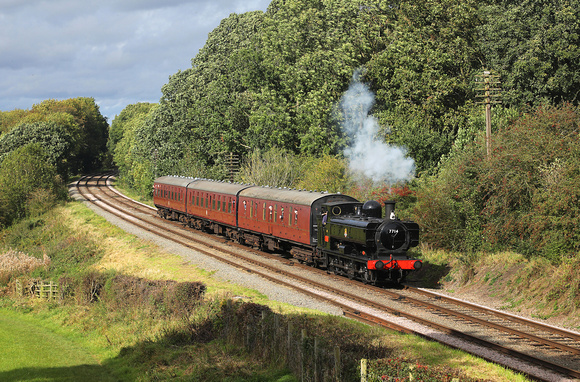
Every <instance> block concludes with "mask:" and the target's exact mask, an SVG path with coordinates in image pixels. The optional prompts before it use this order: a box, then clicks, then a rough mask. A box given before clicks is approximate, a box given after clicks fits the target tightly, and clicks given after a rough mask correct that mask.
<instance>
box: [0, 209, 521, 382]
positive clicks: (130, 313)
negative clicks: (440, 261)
mask: <svg viewBox="0 0 580 382" xmlns="http://www.w3.org/2000/svg"><path fill="white" fill-rule="evenodd" d="M66 233H68V234H66ZM39 243H42V244H41V245H39ZM0 248H2V253H4V256H3V257H0V259H6V260H7V261H6V262H8V263H10V264H11V268H10V269H11V271H6V272H5V273H4V276H5V278H4V280H5V281H4V282H3V284H2V285H0V296H1V298H0V315H2V316H3V320H2V322H5V321H4V315H5V314H7V315H8V319H9V322H12V323H13V325H15V328H18V330H21V329H20V327H21V324H22V325H24V324H25V325H24V328H23V329H22V330H31V327H33V328H34V331H35V332H37V331H38V332H42V330H40V329H41V328H45V327H47V328H50V330H48V332H50V333H53V335H52V336H51V339H50V341H54V342H55V344H54V346H55V347H57V348H59V349H62V351H65V350H66V349H65V348H66V346H64V345H63V346H61V345H59V341H58V338H54V337H56V336H55V334H57V335H60V336H62V337H63V338H66V339H68V341H72V342H73V343H74V344H75V345H74V346H76V348H77V351H76V354H80V355H82V357H81V358H80V359H79V360H78V362H81V363H78V364H75V363H63V362H60V363H58V365H60V366H59V367H57V368H53V369H52V370H50V372H49V369H48V367H49V365H45V364H42V366H41V365H39V366H38V367H34V366H27V367H15V366H16V365H15V364H14V363H15V362H17V361H16V360H21V357H22V354H16V353H14V354H13V357H12V358H11V359H12V364H11V365H9V366H6V365H5V364H3V363H1V362H0V377H3V378H4V379H8V378H9V377H10V378H13V379H19V378H23V377H25V376H28V377H30V376H31V375H32V376H38V377H45V376H46V375H51V376H52V377H53V378H55V379H59V378H65V377H68V376H69V375H71V374H73V373H74V372H75V371H79V372H80V371H81V370H83V368H84V369H85V372H86V373H89V374H90V375H95V376H96V377H95V378H98V379H99V380H101V379H102V380H116V381H135V380H141V381H153V380H166V379H178V380H179V379H181V380H193V381H209V380H211V381H214V380H215V381H218V380H219V381H272V380H277V381H295V380H299V379H300V378H299V376H300V374H301V365H303V364H304V365H305V366H306V370H307V371H308V373H311V372H313V370H314V367H313V366H312V363H311V362H313V360H314V358H313V357H308V358H306V359H305V360H304V359H301V358H300V352H311V351H312V349H313V346H314V345H313V341H314V338H316V339H317V341H318V349H319V362H320V364H319V367H320V368H319V369H318V370H319V372H320V373H321V376H320V377H322V376H323V374H324V373H326V375H327V376H332V375H333V371H332V370H333V369H334V359H333V356H334V349H335V347H336V346H339V347H340V350H341V354H342V367H341V370H342V371H341V373H342V377H341V378H342V380H356V379H358V378H357V375H359V373H360V372H359V370H358V367H359V360H360V359H361V358H369V359H372V360H379V359H382V360H383V363H382V365H377V366H376V367H373V368H372V369H371V370H373V371H374V372H375V373H378V374H380V375H381V376H382V375H389V376H393V377H395V376H397V375H408V373H409V371H411V372H412V373H413V375H414V376H415V377H421V378H431V379H434V380H436V379H437V378H447V379H448V380H451V379H452V378H458V380H460V381H472V380H481V379H485V380H498V381H501V380H506V379H509V380H519V381H524V380H525V378H523V377H522V376H518V375H515V374H513V373H511V372H509V371H505V370H503V369H502V368H499V367H497V366H494V365H491V364H486V363H485V362H484V361H481V360H477V359H476V358H474V357H470V356H467V355H465V354H463V353H461V352H459V351H455V350H452V349H449V348H446V347H444V346H442V345H439V344H435V343H430V342H428V341H425V340H423V339H420V338H416V337H413V336H405V335H402V334H397V333H393V332H389V331H383V330H379V329H377V328H371V327H368V326H366V325H361V324H357V323H354V322H352V321H350V320H345V319H343V318H340V317H332V316H328V315H325V314H321V313H319V312H318V313H317V312H312V311H306V310H304V309H297V308H294V307H289V306H286V305H284V304H282V303H279V302H276V301H270V300H267V298H266V297H265V296H263V295H261V294H260V293H258V292H256V291H253V290H248V289H243V288H239V287H238V288H237V289H235V287H234V286H232V285H230V284H227V283H225V282H222V281H219V280H217V279H216V278H214V277H212V275H211V274H208V272H205V271H202V270H199V269H196V268H195V267H194V266H192V265H189V264H187V263H184V261H183V259H182V258H180V257H178V256H174V255H168V254H167V253H164V252H163V251H162V250H160V249H158V248H157V247H155V246H154V245H152V244H150V243H146V242H142V241H140V240H138V239H136V238H135V237H132V236H131V235H128V234H125V233H124V232H122V231H121V230H120V229H118V228H116V227H114V226H112V225H110V224H109V223H107V222H106V221H105V220H104V219H103V218H101V217H98V216H95V215H94V214H93V213H92V212H91V211H90V210H88V209H87V208H85V207H84V206H82V205H81V204H76V203H72V204H69V205H68V206H65V207H58V208H55V209H53V210H51V211H50V212H49V213H47V214H44V215H42V216H39V217H36V218H35V219H25V220H23V221H21V222H19V223H17V224H14V225H13V226H11V227H10V228H9V229H6V230H5V231H4V235H3V236H2V238H1V241H0ZM6 248H15V249H13V250H7V249H6ZM23 250H26V251H28V254H27V255H26V256H24V255H23V253H22V252H17V251H23ZM73 253H74V254H75V256H74V258H75V259H76V261H72V260H71V254H73ZM41 254H42V256H45V258H48V257H50V259H51V260H50V263H48V261H46V262H45V264H42V265H41V266H40V267H30V269H29V270H28V272H26V274H23V273H22V272H21V270H22V269H23V267H18V266H13V264H14V263H15V262H18V263H22V264H23V265H24V264H28V263H30V259H31V258H36V259H39V256H40V255H41ZM3 263H4V261H3V262H2V264H3ZM36 264H37V265H40V261H37V262H36ZM32 268H34V269H32ZM37 279H52V280H58V282H59V284H60V285H61V293H60V296H59V297H58V298H57V299H55V300H53V301H45V302H42V301H38V300H36V299H33V298H31V297H28V296H26V295H25V296H23V297H19V296H15V295H12V294H10V295H9V296H7V293H10V292H11V291H12V290H13V289H12V285H13V284H14V282H15V280H20V281H21V282H22V283H23V284H25V285H27V281H30V280H37ZM6 312H8V313H6ZM302 331H305V333H306V337H305V338H303V335H302ZM43 338H44V337H43ZM68 341H67V342H68ZM289 341H290V343H291V349H290V350H288V349H287V344H288V343H289ZM68 347H70V345H68ZM8 351H10V349H3V350H2V352H3V354H5V353H4V352H8ZM28 353H30V352H28ZM305 354H311V353H305ZM30 355H31V356H33V357H37V356H38V354H35V353H30ZM72 358H74V357H71V362H72ZM87 359H88V360H87ZM91 359H92V360H91ZM18 362H22V365H30V363H28V364H27V363H26V362H30V359H23V360H22V361H18ZM377 362H378V361H377ZM55 364H56V363H55ZM32 365H34V364H32ZM329 365H330V366H329ZM385 365H389V366H388V369H387V368H385ZM409 365H414V368H413V369H412V370H409ZM416 365H420V366H416ZM47 373H49V374H47ZM309 375H310V374H309ZM28 377H27V378H28ZM379 380H380V379H379Z"/></svg>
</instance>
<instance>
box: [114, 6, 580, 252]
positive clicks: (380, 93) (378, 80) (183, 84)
mask: <svg viewBox="0 0 580 382" xmlns="http://www.w3.org/2000/svg"><path fill="white" fill-rule="evenodd" d="M579 16H580V2H579V1H577V0H572V1H551V2H545V1H539V0H529V1H523V2H522V1H520V2H513V1H507V0H495V1H488V2H478V1H475V0H467V1H459V0H426V1H416V0H401V1H395V2H393V1H389V2H387V1H382V0H370V1H366V2H364V3H362V2H356V1H346V0H274V1H272V3H271V4H270V6H269V8H268V10H267V11H266V12H265V13H262V12H250V13H246V14H242V15H236V14H232V15H231V16H230V17H228V18H227V19H225V20H223V21H222V23H221V24H220V25H219V27H217V28H216V29H215V30H214V31H213V32H212V33H211V34H210V35H209V37H208V40H207V43H206V45H205V46H204V48H203V49H202V50H201V51H200V52H199V54H197V56H195V57H194V58H193V60H192V67H191V68H189V69H187V70H184V71H180V72H178V73H176V74H174V75H173V76H171V77H170V79H169V82H168V83H167V84H166V85H165V86H164V87H163V89H162V93H163V95H162V98H161V100H160V102H159V104H158V105H156V106H155V107H148V108H146V109H145V108H142V109H139V112H138V113H136V114H134V115H133V116H132V117H131V118H129V119H127V120H124V121H122V123H121V124H120V125H119V127H118V128H119V131H124V130H126V131H127V132H128V133H127V136H128V137H129V139H128V140H127V142H125V143H123V144H122V145H124V147H125V148H124V149H123V150H122V152H123V153H124V154H123V156H122V157H121V156H116V158H115V159H116V161H117V163H118V165H119V166H120V167H121V168H122V169H123V170H122V173H123V175H126V176H127V178H128V179H130V181H131V182H133V184H134V185H136V186H138V187H139V188H141V189H143V190H145V191H148V190H149V189H150V185H151V182H152V179H153V177H154V176H155V175H159V174H167V173H173V174H181V175H191V176H208V177H213V178H225V177H226V176H227V175H228V173H227V168H226V158H227V155H228V154H229V153H234V154H237V155H239V156H241V157H242V158H247V161H246V163H247V164H248V165H251V164H252V163H254V164H255V166H256V167H255V169H259V168H262V169H266V170H264V173H263V174H262V175H263V177H262V178H260V175H257V174H255V173H253V169H252V168H245V169H244V171H242V173H241V178H242V179H258V180H259V179H270V178H271V174H273V173H276V171H278V173H281V174H284V176H285V177H286V178H285V179H291V180H288V181H289V182H290V181H291V182H293V183H294V185H301V186H303V185H305V184H306V185H307V184H308V182H309V181H311V182H313V184H317V185H322V186H325V187H326V186H328V185H330V186H331V187H334V188H335V190H334V191H339V190H340V191H344V190H345V187H348V186H345V185H352V184H353V179H352V174H347V173H346V170H345V169H346V168H347V167H346V165H345V162H344V159H343V158H341V153H342V152H343V150H344V149H345V148H346V147H347V146H348V145H349V144H350V143H351V139H352V137H351V136H349V135H348V134H346V133H345V132H344V131H343V130H342V129H341V123H342V121H343V118H344V115H342V114H341V112H340V110H339V109H338V104H339V100H340V99H341V97H342V95H343V94H344V93H345V91H346V90H347V89H348V87H349V84H350V83H351V79H352V77H353V73H355V72H357V71H358V72H360V73H361V79H362V81H363V82H364V83H365V84H367V85H368V86H369V87H370V89H371V90H372V91H373V92H374V96H375V102H374V104H373V108H372V110H371V113H372V114H373V115H374V116H375V117H376V118H377V120H378V122H379V125H380V126H381V128H380V129H379V132H378V136H377V139H379V140H382V141H384V142H386V143H388V144H391V145H400V146H403V147H405V148H406V150H407V153H408V155H410V156H411V157H412V158H413V159H414V160H415V164H416V175H417V177H418V178H417V179H416V180H415V181H414V182H412V183H411V184H410V185H409V187H410V188H411V189H412V190H414V191H415V193H413V192H408V190H406V191H405V192H402V193H401V194H400V195H404V196H401V197H404V198H405V200H403V201H405V203H403V205H405V206H409V208H408V209H407V211H405V213H407V214H410V215H412V216H413V218H415V219H417V220H418V221H420V222H421V224H422V227H423V229H424V233H425V235H424V237H425V239H426V240H427V241H429V242H431V243H433V244H436V245H438V246H440V247H443V248H448V249H457V250H467V251H475V250H494V251H495V250H502V249H513V250H517V251H520V252H523V253H526V254H530V255H538V254H539V255H544V256H547V257H549V258H551V259H552V260H554V259H556V258H557V257H558V255H559V254H562V253H564V254H570V253H575V251H577V249H578V248H577V244H574V243H575V238H576V236H578V234H577V233H576V232H577V229H576V227H578V226H580V225H579V224H577V223H579V222H578V217H577V216H576V212H575V211H576V209H575V208H574V205H576V204H578V203H577V202H578V198H577V197H576V195H578V194H579V193H578V191H577V189H576V188H575V181H573V180H571V179H575V176H576V175H575V174H576V172H577V170H576V167H577V165H576V157H575V156H576V154H575V152H576V149H575V145H576V139H577V127H578V126H577V125H578V118H577V115H578V109H577V107H578V101H579V100H578V89H580V75H579V73H580V70H579V69H580V68H579V67H578V66H579V64H580V61H579V60H578V57H579V55H580V51H579V44H578V42H579V41H578V40H579V36H580V24H579V21H578V20H580V17H579ZM484 70H491V71H492V72H493V73H494V74H497V75H499V76H500V79H501V88H502V93H501V94H502V98H501V99H502V104H501V105H496V106H494V109H493V121H492V122H493V123H492V124H493V141H492V143H493V145H494V151H493V152H492V155H491V157H490V158H487V156H486V153H485V144H484V138H483V134H484V116H483V106H481V105H479V104H477V102H476V101H477V100H478V99H477V97H476V95H477V93H478V88H479V87H480V84H479V83H478V82H477V81H476V79H477V76H478V75H481V74H482V73H483V71H484ZM124 126H126V127H124ZM119 136H124V135H123V134H121V135H119ZM122 141H123V138H121V140H120V141H119V143H118V144H117V145H118V146H119V144H121V143H120V142H122ZM120 153H121V151H119V154H120ZM273 158H274V159H275V158H279V159H280V160H279V161H278V162H277V165H267V164H268V163H271V161H272V159H273ZM313 158H320V159H319V160H318V163H316V161H317V160H316V159H313ZM288 161H290V162H288ZM265 164H266V165H265ZM329 166H331V167H332V169H336V170H338V172H337V174H338V177H339V178H341V179H343V180H344V182H343V183H342V185H338V184H330V183H331V182H328V178H329V177H325V176H324V175H322V176H316V175H314V176H313V175H312V174H313V173H314V172H317V173H318V174H332V173H333V171H331V170H332V169H331V168H329ZM290 170H291V171H290ZM296 170H301V171H302V174H297V173H296ZM289 174H290V175H291V177H288V175H289ZM349 176H350V178H349ZM269 182H272V181H271V180H270V181H269ZM360 184H361V183H360V182H358V185H359V188H360ZM313 188H314V187H313ZM363 188H364V187H363ZM399 190H403V189H402V188H399ZM363 191H364V190H363ZM377 192H378V191H376V190H375V191H373V190H371V191H370V192H368V190H367V192H366V194H369V193H370V194H372V195H375V196H377ZM381 192H382V191H381ZM385 192H387V193H388V192H389V191H385ZM562 192H565V193H566V198H564V199H558V198H557V195H559V194H560V193H562ZM363 194H364V192H363ZM378 196H380V197H381V198H382V197H383V196H384V195H383V196H381V195H378ZM391 196H393V195H391ZM394 196H395V197H398V196H397V195H394ZM554 205H556V206H557V207H553V206H554ZM544 230H548V231H550V233H549V234H548V235H546V234H543V232H544ZM576 242H577V241H576Z"/></svg>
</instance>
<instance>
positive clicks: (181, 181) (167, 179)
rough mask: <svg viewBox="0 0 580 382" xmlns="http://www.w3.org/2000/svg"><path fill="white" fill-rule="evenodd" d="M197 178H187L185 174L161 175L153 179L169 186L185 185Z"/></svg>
mask: <svg viewBox="0 0 580 382" xmlns="http://www.w3.org/2000/svg"><path fill="white" fill-rule="evenodd" d="M197 180H198V178H188V177H185V176H171V175H168V176H162V177H159V178H157V179H155V183H158V184H166V185H169V186H178V187H187V185H188V184H190V183H192V182H196V181H197Z"/></svg>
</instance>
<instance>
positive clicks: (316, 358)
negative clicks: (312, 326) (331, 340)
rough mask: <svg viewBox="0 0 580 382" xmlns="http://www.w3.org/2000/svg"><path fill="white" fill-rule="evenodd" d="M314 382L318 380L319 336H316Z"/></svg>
mask: <svg viewBox="0 0 580 382" xmlns="http://www.w3.org/2000/svg"><path fill="white" fill-rule="evenodd" d="M314 382H318V337H314Z"/></svg>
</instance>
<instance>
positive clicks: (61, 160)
mask: <svg viewBox="0 0 580 382" xmlns="http://www.w3.org/2000/svg"><path fill="white" fill-rule="evenodd" d="M29 143H38V144H40V145H41V146H42V148H43V152H44V156H45V157H46V160H47V161H48V163H49V164H50V165H52V166H54V167H55V169H56V170H57V172H58V173H59V174H60V175H61V176H62V177H63V178H65V179H66V178H67V176H68V174H69V170H70V168H69V166H70V162H69V159H70V150H71V146H72V144H73V137H72V136H71V134H70V131H69V130H68V129H67V128H66V127H64V126H62V125H59V124H57V123H55V122H35V123H24V124H20V125H18V126H17V127H16V128H14V129H13V130H11V131H10V132H9V133H6V134H4V135H2V136H1V137H0V161H2V160H3V159H4V158H6V157H7V156H9V155H10V154H11V153H13V152H14V151H16V150H17V149H19V148H20V147H22V146H25V145H26V144H29Z"/></svg>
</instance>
